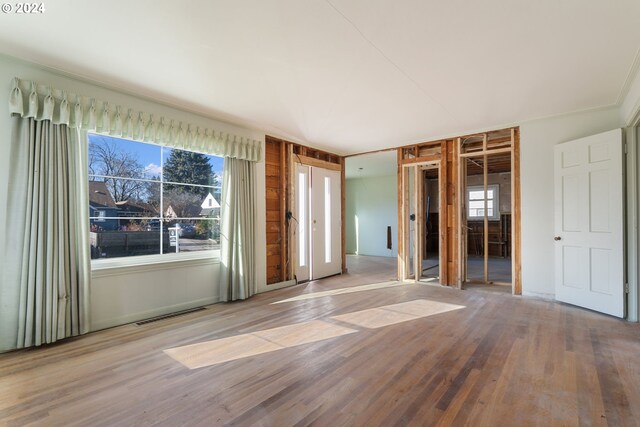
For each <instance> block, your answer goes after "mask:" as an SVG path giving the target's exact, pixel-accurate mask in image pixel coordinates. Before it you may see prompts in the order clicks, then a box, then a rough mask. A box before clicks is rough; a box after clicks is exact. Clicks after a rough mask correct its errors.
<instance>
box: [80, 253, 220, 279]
mask: <svg viewBox="0 0 640 427" xmlns="http://www.w3.org/2000/svg"><path fill="white" fill-rule="evenodd" d="M218 263H220V250H219V249H218V250H213V251H201V252H193V253H181V254H164V255H142V256H132V257H122V258H105V259H98V260H93V261H91V275H92V277H102V276H112V275H119V274H130V273H138V272H145V271H157V270H165V269H173V268H183V267H191V266H196V265H204V264H218Z"/></svg>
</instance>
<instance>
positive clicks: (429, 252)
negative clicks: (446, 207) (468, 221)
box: [422, 165, 441, 281]
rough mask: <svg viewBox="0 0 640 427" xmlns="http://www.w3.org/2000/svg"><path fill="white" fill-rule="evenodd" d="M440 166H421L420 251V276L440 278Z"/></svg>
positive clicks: (437, 279) (429, 278)
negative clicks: (421, 217)
mask: <svg viewBox="0 0 640 427" xmlns="http://www.w3.org/2000/svg"><path fill="white" fill-rule="evenodd" d="M439 172H440V167H439V166H438V165H429V166H424V167H423V172H422V179H423V182H424V184H423V193H424V196H423V201H422V204H423V206H422V208H423V209H424V228H423V230H422V231H423V232H422V235H423V236H424V240H423V243H422V244H423V246H424V250H423V253H422V277H423V278H424V279H425V280H436V281H439V280H440V219H441V218H440V173H439Z"/></svg>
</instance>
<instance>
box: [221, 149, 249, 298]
mask: <svg viewBox="0 0 640 427" xmlns="http://www.w3.org/2000/svg"><path fill="white" fill-rule="evenodd" d="M255 197H256V188H255V163H254V162H250V161H247V160H240V159H234V158H230V157H226V158H225V159H224V174H223V179H222V203H221V231H220V245H221V248H220V300H221V301H235V300H241V299H246V298H249V297H250V296H252V295H253V294H255V293H256V287H257V285H256V280H255V277H256V274H255V268H256V267H255Z"/></svg>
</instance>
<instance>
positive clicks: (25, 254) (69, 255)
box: [0, 114, 91, 350]
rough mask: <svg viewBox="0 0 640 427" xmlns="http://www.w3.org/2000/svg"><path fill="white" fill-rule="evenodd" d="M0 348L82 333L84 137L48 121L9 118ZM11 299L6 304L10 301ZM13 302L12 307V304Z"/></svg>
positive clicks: (85, 311)
mask: <svg viewBox="0 0 640 427" xmlns="http://www.w3.org/2000/svg"><path fill="white" fill-rule="evenodd" d="M11 120H12V135H11V152H10V156H11V159H12V162H11V174H10V176H11V182H9V188H8V190H9V206H11V208H10V209H9V210H8V215H7V219H6V224H5V227H6V236H7V248H8V249H7V250H6V251H5V252H6V254H5V259H4V265H5V269H4V270H5V271H4V273H3V282H2V288H3V289H2V296H3V301H2V307H3V309H4V308H9V309H7V310H5V311H3V313H2V315H1V316H0V321H6V322H7V323H8V324H9V325H10V327H8V328H2V329H0V334H2V336H0V346H1V347H0V350H10V349H12V348H23V347H29V346H38V345H42V344H45V343H52V342H55V341H57V340H59V339H62V338H66V337H69V336H74V335H79V334H83V333H86V332H88V331H89V326H90V319H89V305H90V301H89V281H90V275H91V270H90V268H91V267H90V253H89V241H88V239H89V223H88V215H87V209H88V205H89V203H88V184H87V179H86V177H87V168H88V166H87V162H88V160H87V139H86V135H81V133H80V132H81V131H80V130H78V129H70V128H69V127H68V126H67V125H65V124H53V122H52V121H51V120H47V119H44V120H37V119H36V118H34V117H21V116H20V115H17V114H14V115H13V116H12V119H11ZM11 299H12V300H13V301H10V300H11ZM11 303H13V304H11Z"/></svg>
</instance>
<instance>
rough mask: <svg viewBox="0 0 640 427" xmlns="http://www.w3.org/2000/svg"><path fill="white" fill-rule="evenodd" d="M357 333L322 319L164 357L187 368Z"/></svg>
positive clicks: (184, 349)
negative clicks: (168, 357) (170, 358)
mask: <svg viewBox="0 0 640 427" xmlns="http://www.w3.org/2000/svg"><path fill="white" fill-rule="evenodd" d="M354 332H358V331H356V330H355V329H350V328H346V327H344V326H339V325H334V324H332V323H328V322H324V321H322V320H313V321H311V322H305V323H297V324H295V325H288V326H282V327H279V328H273V329H266V330H264V331H258V332H253V333H249V334H242V335H236V336H233V337H227V338H221V339H217V340H213V341H207V342H202V343H197V344H191V345H186V346H182V347H175V348H170V349H167V350H164V352H165V354H167V355H168V356H170V357H172V358H173V359H174V360H176V361H178V362H180V363H181V364H183V365H184V366H185V367H187V368H189V369H196V368H202V367H205V366H211V365H216V364H218V363H223V362H228V361H231V360H236V359H242V358H245V357H250V356H255V355H258V354H263V353H269V352H272V351H276V350H281V349H283V348H287V347H295V346H298V345H302V344H309V343H313V342H317V341H323V340H326V339H329V338H335V337H339V336H343V335H347V334H352V333H354Z"/></svg>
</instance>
